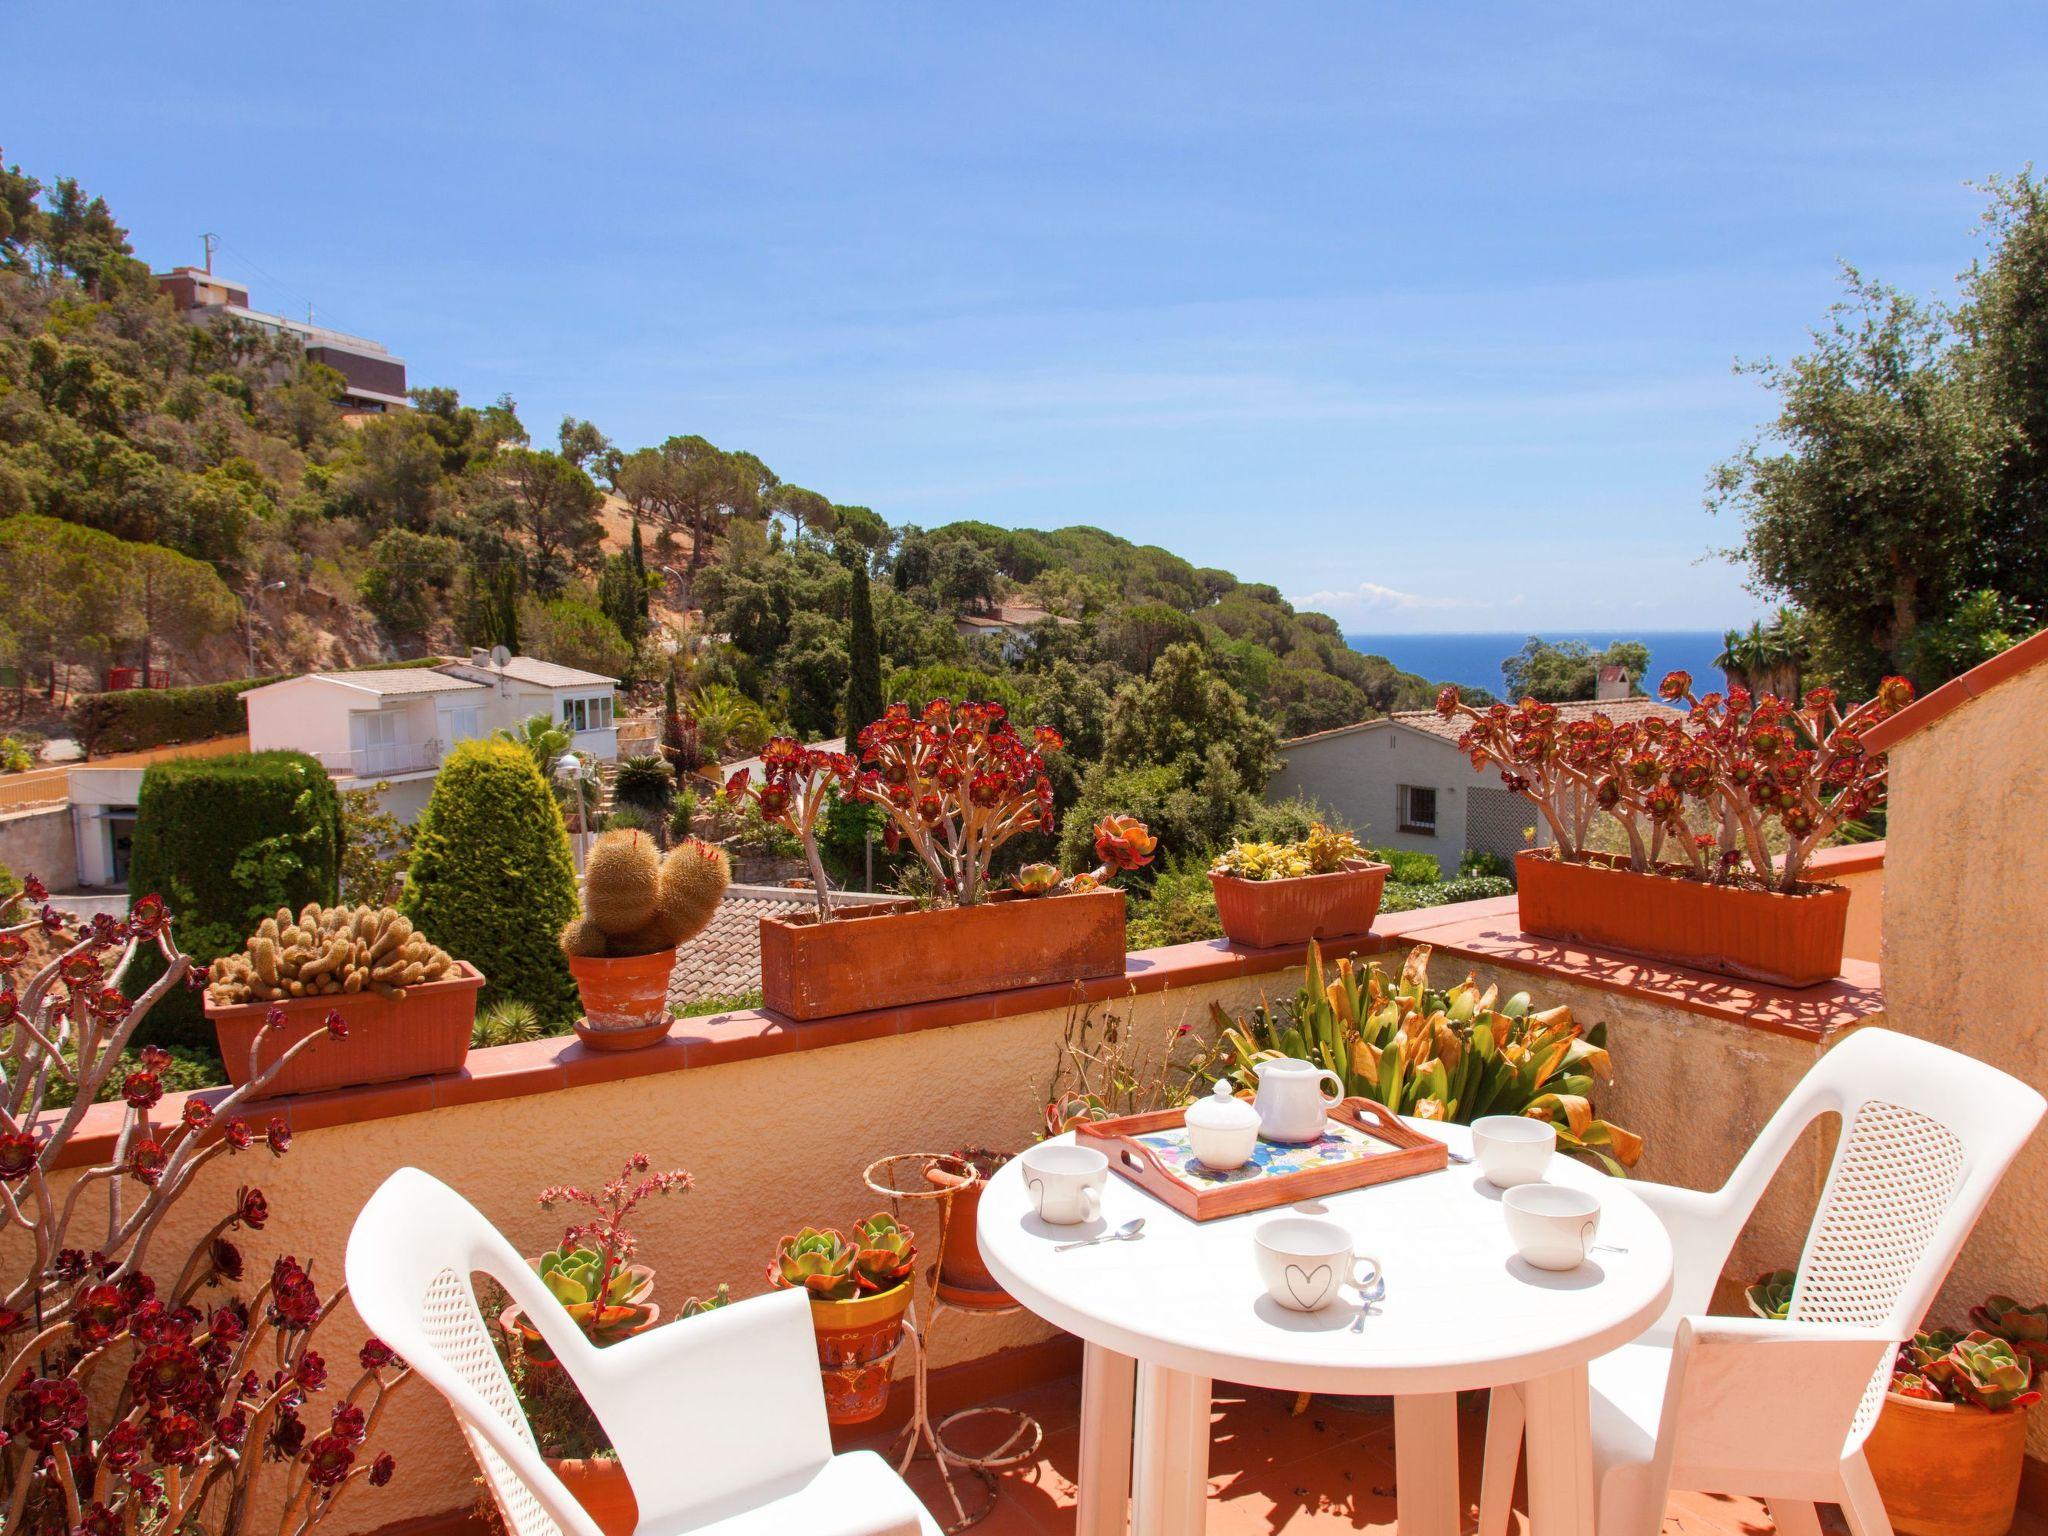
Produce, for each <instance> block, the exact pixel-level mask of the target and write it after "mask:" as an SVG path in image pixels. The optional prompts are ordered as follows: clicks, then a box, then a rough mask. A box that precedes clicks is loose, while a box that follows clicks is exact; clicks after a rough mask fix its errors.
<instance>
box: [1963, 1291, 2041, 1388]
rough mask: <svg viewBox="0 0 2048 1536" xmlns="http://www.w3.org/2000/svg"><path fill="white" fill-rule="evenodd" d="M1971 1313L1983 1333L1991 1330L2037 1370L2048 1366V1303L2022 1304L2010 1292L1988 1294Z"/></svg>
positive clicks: (1971, 1309)
mask: <svg viewBox="0 0 2048 1536" xmlns="http://www.w3.org/2000/svg"><path fill="white" fill-rule="evenodd" d="M1970 1316H1971V1318H1972V1319H1973V1320H1974V1321H1975V1322H1976V1324H1977V1326H1978V1327H1980V1328H1982V1329H1983V1330H1984V1331H1985V1332H1986V1333H1994V1334H1996V1335H1998V1337H1999V1338H2001V1339H2004V1340H2005V1341H2006V1342H2007V1343H2008V1344H2010V1345H2012V1347H2013V1348H2014V1349H2016V1350H2018V1351H2019V1352H2020V1353H2021V1354H2023V1355H2025V1356H2026V1357H2027V1358H2028V1359H2029V1360H2031V1361H2033V1363H2034V1369H2035V1370H2036V1371H2037V1372H2038V1371H2039V1370H2040V1369H2041V1368H2042V1367H2043V1366H2048V1306H2040V1305H2036V1306H2031V1307H2023V1306H2021V1305H2020V1304H2019V1303H2018V1302H2017V1301H2015V1300H2013V1298H2012V1297H2010V1296H1987V1297H1986V1298H1985V1299H1984V1304H1983V1305H1982V1306H1981V1307H1972V1308H1970Z"/></svg>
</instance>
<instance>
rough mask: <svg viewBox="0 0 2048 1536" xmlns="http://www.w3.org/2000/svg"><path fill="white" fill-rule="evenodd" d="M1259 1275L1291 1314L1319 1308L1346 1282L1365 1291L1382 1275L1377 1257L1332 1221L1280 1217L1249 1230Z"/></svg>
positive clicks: (1271, 1294) (1345, 1284)
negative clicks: (1360, 1248)
mask: <svg viewBox="0 0 2048 1536" xmlns="http://www.w3.org/2000/svg"><path fill="white" fill-rule="evenodd" d="M1252 1248H1253V1251H1254V1252H1256V1253H1257V1254H1258V1257H1259V1278H1260V1279H1261V1280H1263V1281H1265V1282H1266V1292H1267V1294H1268V1295H1270V1296H1271V1297H1272V1298H1273V1299H1274V1300H1275V1301H1277V1302H1279V1303H1280V1305H1281V1306H1283V1307H1285V1308H1287V1309H1288V1310H1289V1311H1290V1312H1320V1311H1322V1309H1323V1308H1325V1307H1327V1306H1328V1305H1329V1304H1330V1303H1331V1302H1333V1301H1335V1300H1337V1297H1338V1293H1339V1292H1340V1291H1341V1289H1342V1288H1343V1287H1344V1286H1347V1285H1349V1286H1355V1287H1357V1288H1358V1289H1360V1290H1364V1289H1365V1288H1367V1287H1368V1286H1370V1285H1371V1284H1372V1283H1373V1282H1374V1281H1375V1280H1377V1279H1379V1277H1380V1261H1379V1260H1378V1259H1375V1258H1371V1257H1368V1256H1367V1255H1365V1254H1362V1253H1360V1252H1359V1251H1358V1249H1357V1245H1356V1244H1355V1243H1354V1242H1353V1241H1352V1237H1351V1234H1350V1233H1349V1232H1347V1231H1346V1230H1345V1229H1344V1228H1342V1227H1340V1226H1338V1225H1337V1223H1335V1222H1334V1221H1318V1220H1317V1219H1316V1218H1315V1217H1313V1216H1283V1217H1281V1218H1280V1219H1279V1220H1277V1221H1269V1222H1267V1223H1265V1224H1264V1225H1263V1226H1261V1227H1259V1228H1258V1230H1256V1231H1255V1232H1253V1233H1252Z"/></svg>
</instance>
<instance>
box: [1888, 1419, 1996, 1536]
mask: <svg viewBox="0 0 2048 1536" xmlns="http://www.w3.org/2000/svg"><path fill="white" fill-rule="evenodd" d="M2026 1450H2027V1410H2026V1409H2024V1408H2014V1409H2011V1410H2009V1411H2008V1412H2005V1413H1992V1412H1991V1411H1990V1410H1988V1409H1985V1408H1978V1407H1974V1406H1972V1405H1970V1404H1967V1403H1929V1402H1923V1401H1921V1400H1920V1399H1918V1398H1912V1397H1900V1396H1899V1395H1898V1394H1897V1393H1896V1392H1888V1393H1886V1394H1885V1399H1884V1409H1883V1411H1882V1412H1880V1413H1879V1414H1878V1416H1877V1423H1875V1424H1874V1425H1872V1426H1871V1430H1870V1438H1869V1439H1868V1440H1867V1441H1865V1442H1864V1445H1863V1454H1864V1456H1865V1457H1866V1458H1867V1459H1868V1460H1869V1462H1870V1475H1871V1477H1872V1478H1874V1479H1875V1480H1876V1482H1877V1491H1878V1493H1879V1494H1880V1495H1882V1496H1883V1498H1884V1510H1885V1513H1886V1514H1887V1515H1889V1516H1891V1522H1892V1528H1893V1529H1894V1530H1896V1531H1898V1532H1899V1533H1900V1536H2005V1533H2006V1532H2007V1531H2009V1530H2010V1529H2012V1517H2013V1511H2014V1509H2015V1507H2016V1506H2017V1505H2018V1503H2019V1496H2020V1468H2021V1462H2022V1460H2023V1458H2024V1457H2025V1455H2026Z"/></svg>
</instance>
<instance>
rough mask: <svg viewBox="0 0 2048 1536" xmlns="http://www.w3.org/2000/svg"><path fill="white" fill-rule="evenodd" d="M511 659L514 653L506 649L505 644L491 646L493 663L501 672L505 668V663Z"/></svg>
mask: <svg viewBox="0 0 2048 1536" xmlns="http://www.w3.org/2000/svg"><path fill="white" fill-rule="evenodd" d="M511 659H512V653H511V652H510V651H508V650H506V649H505V647H504V646H502V645H494V646H492V647H491V665H492V666H494V667H496V668H497V669H498V670H499V671H500V672H502V671H504V670H505V663H506V662H508V661H510V660H511Z"/></svg>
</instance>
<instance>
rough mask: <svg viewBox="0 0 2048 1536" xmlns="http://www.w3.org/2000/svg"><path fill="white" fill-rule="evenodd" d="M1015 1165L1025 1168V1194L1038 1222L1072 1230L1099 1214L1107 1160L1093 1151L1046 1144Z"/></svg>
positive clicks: (1107, 1172) (1063, 1143)
mask: <svg viewBox="0 0 2048 1536" xmlns="http://www.w3.org/2000/svg"><path fill="white" fill-rule="evenodd" d="M1018 1161H1019V1162H1021V1163H1022V1164H1023V1165H1024V1192H1025V1193H1026V1194H1027V1195H1029V1196H1030V1197H1031V1208H1032V1209H1033V1210H1034V1211H1036V1212H1038V1214H1039V1217H1040V1219H1042V1220H1045V1221H1049V1222H1051V1223H1052V1224H1053V1225H1054V1226H1056V1227H1071V1226H1075V1225H1077V1224H1078V1223H1080V1222H1084V1221H1093V1220H1094V1219H1095V1218H1096V1217H1097V1216H1098V1215H1100V1214H1101V1212H1102V1189H1103V1186H1104V1185H1105V1184H1107V1183H1108V1182H1109V1159H1108V1158H1106V1157H1104V1156H1103V1155H1102V1154H1101V1153H1100V1152H1098V1151H1096V1150H1095V1149H1094V1148H1093V1147H1077V1146H1073V1145H1071V1144H1069V1143H1067V1142H1059V1141H1049V1142H1046V1143H1045V1144H1044V1145H1042V1146H1036V1147H1033V1148H1032V1149H1031V1150H1030V1151H1029V1152H1026V1153H1025V1154H1024V1155H1023V1156H1022V1157H1021V1158H1019V1159H1018Z"/></svg>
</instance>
